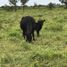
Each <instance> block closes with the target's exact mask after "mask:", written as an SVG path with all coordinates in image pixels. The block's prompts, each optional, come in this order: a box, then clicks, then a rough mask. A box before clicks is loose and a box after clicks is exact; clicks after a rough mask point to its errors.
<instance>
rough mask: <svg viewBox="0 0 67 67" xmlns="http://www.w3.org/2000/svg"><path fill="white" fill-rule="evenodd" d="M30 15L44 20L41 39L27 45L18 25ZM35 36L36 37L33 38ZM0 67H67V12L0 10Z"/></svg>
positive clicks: (56, 10)
mask: <svg viewBox="0 0 67 67" xmlns="http://www.w3.org/2000/svg"><path fill="white" fill-rule="evenodd" d="M26 15H30V16H33V17H34V18H35V20H36V21H37V20H38V19H39V18H40V17H39V16H38V15H42V17H41V19H45V20H46V21H45V22H44V25H43V28H42V30H41V32H40V37H39V38H37V37H36V41H33V42H32V43H27V42H26V41H25V40H24V38H23V37H22V31H21V29H20V26H19V23H20V20H21V18H22V16H26ZM35 36H36V34H35ZM0 67H67V10H66V9H63V8H56V9H53V10H49V9H47V8H28V9H25V10H24V12H23V10H22V9H20V10H17V11H16V12H14V11H11V12H8V11H6V10H2V9H1V10H0Z"/></svg>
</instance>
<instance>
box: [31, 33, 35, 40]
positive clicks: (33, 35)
mask: <svg viewBox="0 0 67 67" xmlns="http://www.w3.org/2000/svg"><path fill="white" fill-rule="evenodd" d="M32 37H33V40H35V37H34V32H33V33H32Z"/></svg>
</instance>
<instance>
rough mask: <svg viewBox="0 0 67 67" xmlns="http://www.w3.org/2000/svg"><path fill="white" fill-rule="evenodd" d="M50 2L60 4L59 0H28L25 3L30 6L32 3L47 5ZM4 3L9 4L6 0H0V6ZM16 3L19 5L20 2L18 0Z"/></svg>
mask: <svg viewBox="0 0 67 67" xmlns="http://www.w3.org/2000/svg"><path fill="white" fill-rule="evenodd" d="M50 2H52V3H56V4H57V3H58V4H60V2H59V0H29V2H28V3H27V5H28V6H30V5H31V6H33V5H34V3H36V4H42V5H47V4H48V3H50ZM5 4H7V5H9V2H8V0H0V6H3V5H5ZM18 5H20V2H18Z"/></svg>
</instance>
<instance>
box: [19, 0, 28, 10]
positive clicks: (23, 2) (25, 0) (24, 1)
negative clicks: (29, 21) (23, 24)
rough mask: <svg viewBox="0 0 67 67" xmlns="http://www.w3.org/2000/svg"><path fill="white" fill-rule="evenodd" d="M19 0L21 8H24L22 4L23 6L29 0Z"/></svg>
mask: <svg viewBox="0 0 67 67" xmlns="http://www.w3.org/2000/svg"><path fill="white" fill-rule="evenodd" d="M20 1H21V3H22V6H23V10H24V6H25V4H26V3H27V2H28V1H29V0H20Z"/></svg>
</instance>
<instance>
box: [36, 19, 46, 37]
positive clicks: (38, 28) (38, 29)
mask: <svg viewBox="0 0 67 67" xmlns="http://www.w3.org/2000/svg"><path fill="white" fill-rule="evenodd" d="M44 21H45V20H38V22H37V23H36V32H37V36H38V37H39V32H40V30H41V29H42V26H43V23H44Z"/></svg>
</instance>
